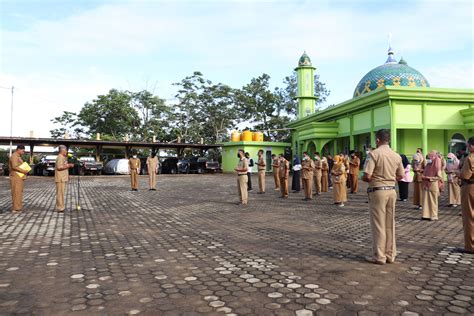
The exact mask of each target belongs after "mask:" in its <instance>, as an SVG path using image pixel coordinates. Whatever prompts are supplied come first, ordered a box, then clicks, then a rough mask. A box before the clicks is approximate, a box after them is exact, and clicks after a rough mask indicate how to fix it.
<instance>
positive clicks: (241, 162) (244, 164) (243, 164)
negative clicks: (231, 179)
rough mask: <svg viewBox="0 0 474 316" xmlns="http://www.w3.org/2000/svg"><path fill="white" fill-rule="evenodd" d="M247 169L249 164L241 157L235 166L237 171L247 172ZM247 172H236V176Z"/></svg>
mask: <svg viewBox="0 0 474 316" xmlns="http://www.w3.org/2000/svg"><path fill="white" fill-rule="evenodd" d="M248 168H249V163H248V159H247V158H245V157H243V158H241V159H240V160H239V163H238V164H237V169H247V171H248ZM247 171H245V172H244V171H242V172H241V171H237V174H247Z"/></svg>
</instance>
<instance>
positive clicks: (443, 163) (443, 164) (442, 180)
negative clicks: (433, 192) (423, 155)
mask: <svg viewBox="0 0 474 316" xmlns="http://www.w3.org/2000/svg"><path fill="white" fill-rule="evenodd" d="M438 157H439V159H441V182H442V185H441V186H440V187H439V191H440V192H443V191H444V187H445V185H444V180H445V179H446V172H445V170H446V164H447V162H446V159H444V156H443V154H442V153H440V152H438Z"/></svg>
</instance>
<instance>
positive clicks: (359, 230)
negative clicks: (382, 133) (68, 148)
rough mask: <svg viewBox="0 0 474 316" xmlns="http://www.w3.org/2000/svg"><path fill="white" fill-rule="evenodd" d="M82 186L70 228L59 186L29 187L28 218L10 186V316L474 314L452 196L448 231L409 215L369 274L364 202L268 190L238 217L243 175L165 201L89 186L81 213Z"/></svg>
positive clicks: (190, 186)
mask: <svg viewBox="0 0 474 316" xmlns="http://www.w3.org/2000/svg"><path fill="white" fill-rule="evenodd" d="M76 179H77V178H75V177H74V178H73V180H74V181H73V182H71V183H70V184H69V191H68V194H67V207H68V209H67V210H66V213H64V214H58V213H55V212H53V209H54V183H53V180H52V178H43V177H39V178H30V179H28V180H27V182H26V189H25V199H24V200H25V211H24V212H23V213H21V214H18V215H15V214H11V213H10V212H9V209H10V205H11V201H10V191H9V182H8V179H7V178H2V179H1V180H0V209H1V213H0V314H38V315H91V314H100V315H102V314H104V315H105V314H108V315H122V314H144V315H213V314H216V315H222V314H238V315H313V314H314V315H416V314H420V315H439V314H454V313H457V314H474V301H473V298H474V273H473V272H474V271H473V270H474V268H473V267H474V265H473V261H474V255H468V254H461V253H458V252H456V250H455V248H456V247H459V246H462V224H461V217H460V216H458V214H459V211H460V210H459V208H458V209H450V208H447V207H445V205H446V204H447V203H446V202H447V201H446V194H443V196H442V198H441V201H440V205H441V206H442V207H441V209H440V214H439V221H437V222H426V221H420V215H421V214H420V211H418V210H413V208H412V206H411V204H410V203H402V202H399V203H398V208H397V243H398V251H399V255H398V257H397V259H398V262H397V263H395V264H387V265H384V266H379V265H372V264H369V263H366V262H364V257H365V256H366V255H369V254H370V247H371V246H370V229H369V222H368V212H367V204H366V203H365V202H366V200H367V196H366V195H365V194H363V193H359V194H357V195H351V196H350V201H349V202H348V203H347V204H346V207H344V208H339V207H337V206H334V205H333V204H332V199H331V194H330V193H325V194H323V195H322V196H318V197H316V199H315V200H313V201H312V202H310V203H308V202H305V201H302V198H303V195H302V193H300V194H291V193H290V198H289V199H288V200H282V199H279V198H278V193H277V192H276V191H274V190H273V184H272V181H271V178H270V177H269V176H268V177H267V193H266V194H265V195H258V194H256V192H255V191H254V192H252V193H251V194H250V198H249V206H248V207H241V206H238V205H235V202H237V197H236V194H235V191H236V177H235V176H232V175H202V176H200V175H183V176H160V177H159V178H158V187H159V189H158V191H156V192H153V191H148V190H147V189H146V178H145V177H142V178H140V185H141V189H140V191H138V192H131V191H130V190H129V180H128V178H127V177H121V176H117V177H111V176H109V177H83V178H81V195H82V196H83V203H82V205H81V206H82V209H83V210H81V211H79V212H77V211H75V210H71V209H75V204H76V192H77V187H76V184H77V183H76V182H75V181H76ZM253 180H254V182H256V177H255V176H254V178H253ZM363 189H364V188H363Z"/></svg>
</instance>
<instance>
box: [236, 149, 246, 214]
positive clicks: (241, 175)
mask: <svg viewBox="0 0 474 316" xmlns="http://www.w3.org/2000/svg"><path fill="white" fill-rule="evenodd" d="M237 157H238V158H239V163H238V164H237V168H235V169H234V170H235V171H237V190H238V192H239V198H240V202H239V203H238V204H241V205H247V203H248V196H249V193H248V190H247V183H248V179H247V171H248V160H247V158H245V153H244V151H243V149H239V151H238V152H237Z"/></svg>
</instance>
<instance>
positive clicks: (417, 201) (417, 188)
mask: <svg viewBox="0 0 474 316" xmlns="http://www.w3.org/2000/svg"><path fill="white" fill-rule="evenodd" d="M411 165H412V168H413V173H414V177H413V205H415V208H417V209H420V210H421V196H422V194H423V184H422V182H423V169H425V165H426V161H425V157H423V152H422V151H421V148H418V149H417V152H416V154H414V155H413V161H412V163H411Z"/></svg>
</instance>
